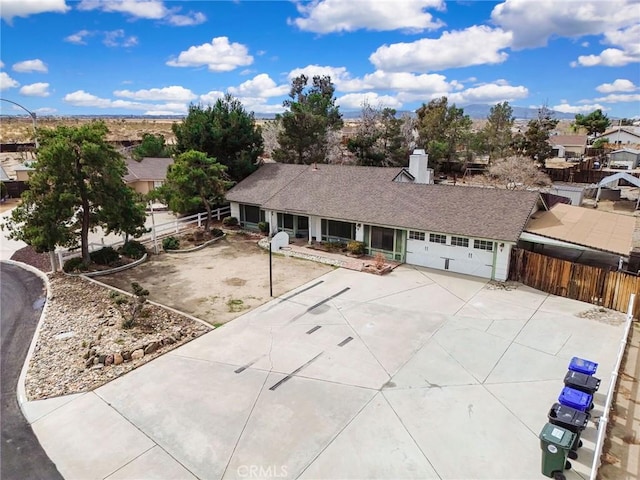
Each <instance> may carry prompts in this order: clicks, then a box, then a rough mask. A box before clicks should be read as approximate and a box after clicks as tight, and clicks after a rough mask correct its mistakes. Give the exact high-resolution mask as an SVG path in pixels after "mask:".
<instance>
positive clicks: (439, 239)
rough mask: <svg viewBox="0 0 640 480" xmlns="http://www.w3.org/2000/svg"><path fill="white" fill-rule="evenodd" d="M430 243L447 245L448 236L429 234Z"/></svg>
mask: <svg viewBox="0 0 640 480" xmlns="http://www.w3.org/2000/svg"><path fill="white" fill-rule="evenodd" d="M429 241H430V242H432V243H442V244H444V243H447V236H446V235H440V234H438V233H430V234H429Z"/></svg>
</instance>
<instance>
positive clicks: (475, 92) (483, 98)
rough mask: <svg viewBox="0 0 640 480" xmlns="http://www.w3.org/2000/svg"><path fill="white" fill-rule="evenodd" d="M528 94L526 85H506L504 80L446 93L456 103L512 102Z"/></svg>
mask: <svg viewBox="0 0 640 480" xmlns="http://www.w3.org/2000/svg"><path fill="white" fill-rule="evenodd" d="M528 95H529V90H528V89H527V87H523V86H521V85H519V86H512V85H507V84H506V83H505V82H504V80H497V81H496V82H494V83H487V84H484V85H479V86H477V87H471V88H467V89H465V90H462V91H460V92H455V93H452V94H450V95H448V99H449V101H450V102H452V103H456V104H458V105H461V104H468V103H500V102H512V101H513V100H518V99H521V98H526V97H527V96H528Z"/></svg>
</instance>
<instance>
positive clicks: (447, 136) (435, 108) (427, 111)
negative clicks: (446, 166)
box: [416, 97, 473, 164]
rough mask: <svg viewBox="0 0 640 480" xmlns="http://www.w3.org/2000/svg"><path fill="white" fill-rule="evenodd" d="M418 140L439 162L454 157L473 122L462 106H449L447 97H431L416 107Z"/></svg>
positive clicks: (455, 157)
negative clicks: (428, 100)
mask: <svg viewBox="0 0 640 480" xmlns="http://www.w3.org/2000/svg"><path fill="white" fill-rule="evenodd" d="M416 113H417V115H418V119H417V129H418V143H419V145H422V146H423V147H424V148H425V150H426V151H427V153H428V154H429V158H430V160H433V161H435V162H437V163H438V164H442V163H445V162H447V163H448V162H452V161H455V160H457V155H456V151H457V149H458V146H459V145H460V144H461V143H462V142H463V140H466V139H467V138H468V137H469V134H470V132H471V126H472V124H473V122H472V121H471V118H469V116H468V115H465V114H464V110H463V109H462V108H457V107H456V106H455V104H453V105H451V106H449V104H448V99H447V97H440V98H437V99H434V100H431V101H430V102H429V103H428V104H424V103H423V104H422V106H421V107H420V108H419V109H418V110H417V112H416Z"/></svg>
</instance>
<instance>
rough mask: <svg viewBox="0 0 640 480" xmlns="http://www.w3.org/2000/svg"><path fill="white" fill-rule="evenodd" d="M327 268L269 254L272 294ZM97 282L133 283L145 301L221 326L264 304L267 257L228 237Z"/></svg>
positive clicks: (126, 287) (281, 292) (244, 241)
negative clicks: (143, 293)
mask: <svg viewBox="0 0 640 480" xmlns="http://www.w3.org/2000/svg"><path fill="white" fill-rule="evenodd" d="M332 268H333V267H329V266H327V265H322V264H319V263H314V262H311V261H307V260H300V259H295V258H284V257H282V256H280V255H273V295H274V296H280V295H284V294H285V293H286V292H288V291H290V290H292V289H293V288H295V287H298V286H300V285H302V284H304V283H307V282H309V281H310V280H313V279H314V278H316V277H319V276H321V275H323V274H325V273H327V272H329V271H331V270H332ZM97 280H99V281H101V282H104V283H106V284H108V285H112V286H115V287H118V288H121V289H123V290H127V291H129V292H130V291H131V283H132V282H138V283H139V284H140V285H142V286H143V287H144V288H146V289H148V290H149V292H150V296H149V298H150V300H153V301H156V302H158V303H161V304H163V305H167V306H170V307H173V308H176V309H178V310H181V311H183V312H186V313H189V314H191V315H194V316H195V317H198V318H200V319H202V320H205V321H207V322H209V323H211V324H214V325H215V324H221V323H225V322H228V321H229V320H231V319H233V318H235V317H237V316H239V315H241V314H242V313H244V312H245V311H247V310H249V309H253V308H255V307H257V306H259V305H262V304H263V303H266V302H267V301H269V300H270V297H269V253H268V252H266V251H263V250H262V249H260V248H259V247H258V246H257V244H256V240H255V239H251V238H245V237H243V236H242V235H238V234H228V235H227V237H225V238H223V239H222V240H219V241H218V242H216V243H214V244H213V245H211V246H209V247H207V248H205V249H203V250H200V251H197V252H193V253H174V254H168V253H161V254H160V255H154V256H152V257H151V259H150V260H149V261H147V262H146V263H144V264H142V265H140V266H139V267H136V268H134V269H131V270H127V271H124V272H121V273H118V274H114V275H108V276H104V277H98V278H97Z"/></svg>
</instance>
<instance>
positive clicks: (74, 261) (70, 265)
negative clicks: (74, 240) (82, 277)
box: [62, 257, 89, 273]
mask: <svg viewBox="0 0 640 480" xmlns="http://www.w3.org/2000/svg"><path fill="white" fill-rule="evenodd" d="M62 270H64V271H65V272H66V273H74V272H86V271H87V270H89V267H87V264H86V263H84V262H83V261H82V257H73V258H70V259H69V260H67V261H66V262H64V265H63V267H62Z"/></svg>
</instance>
